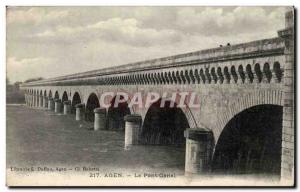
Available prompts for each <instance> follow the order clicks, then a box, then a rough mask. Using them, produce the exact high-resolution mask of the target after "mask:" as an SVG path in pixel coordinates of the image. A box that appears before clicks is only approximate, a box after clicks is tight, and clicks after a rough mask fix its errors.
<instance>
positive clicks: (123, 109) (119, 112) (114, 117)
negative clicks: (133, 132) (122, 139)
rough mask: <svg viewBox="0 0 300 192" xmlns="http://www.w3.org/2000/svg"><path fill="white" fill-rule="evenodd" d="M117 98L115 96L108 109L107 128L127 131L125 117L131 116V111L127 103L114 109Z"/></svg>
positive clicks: (120, 104)
mask: <svg viewBox="0 0 300 192" xmlns="http://www.w3.org/2000/svg"><path fill="white" fill-rule="evenodd" d="M116 97H117V96H115V97H114V98H113V99H112V100H111V105H110V107H109V108H108V112H107V126H108V129H118V130H124V129H125V121H124V117H125V115H128V114H130V109H129V107H128V104H127V102H123V103H119V104H118V106H117V107H114V105H115V100H116ZM120 99H124V97H123V96H120Z"/></svg>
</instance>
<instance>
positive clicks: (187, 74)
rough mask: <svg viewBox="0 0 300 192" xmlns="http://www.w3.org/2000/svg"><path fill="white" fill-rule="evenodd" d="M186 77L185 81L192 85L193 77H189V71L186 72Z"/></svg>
mask: <svg viewBox="0 0 300 192" xmlns="http://www.w3.org/2000/svg"><path fill="white" fill-rule="evenodd" d="M184 76H185V79H186V81H187V84H190V83H191V77H190V76H189V71H188V70H185V71H184Z"/></svg>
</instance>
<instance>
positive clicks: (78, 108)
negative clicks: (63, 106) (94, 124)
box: [75, 103, 84, 121]
mask: <svg viewBox="0 0 300 192" xmlns="http://www.w3.org/2000/svg"><path fill="white" fill-rule="evenodd" d="M75 108H76V121H81V120H82V110H83V108H84V104H83V103H79V104H77V105H75Z"/></svg>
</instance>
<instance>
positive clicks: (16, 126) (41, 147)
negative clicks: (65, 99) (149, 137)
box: [6, 105, 185, 175]
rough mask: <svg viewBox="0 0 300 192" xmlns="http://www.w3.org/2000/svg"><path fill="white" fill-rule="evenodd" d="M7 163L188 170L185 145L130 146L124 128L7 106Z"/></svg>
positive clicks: (141, 169) (181, 172)
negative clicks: (105, 127) (104, 128)
mask: <svg viewBox="0 0 300 192" xmlns="http://www.w3.org/2000/svg"><path fill="white" fill-rule="evenodd" d="M6 112H7V113H6V117H7V120H6V121H7V142H6V143H7V167H11V166H15V167H24V166H40V167H43V166H62V167H64V166H67V167H75V166H80V167H83V166H84V167H100V168H102V169H108V170H111V169H114V170H126V171H130V172H131V171H132V172H135V171H145V170H146V171H160V172H172V173H176V174H177V175H183V174H184V159H185V148H184V147H172V146H155V145H139V146H134V147H132V148H131V150H129V151H127V150H124V132H120V131H93V130H92V128H93V124H92V123H87V122H85V121H80V122H78V121H75V115H57V114H54V112H51V111H47V110H43V109H33V108H28V107H26V106H22V105H15V106H10V105H7V109H6Z"/></svg>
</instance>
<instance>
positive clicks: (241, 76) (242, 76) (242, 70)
mask: <svg viewBox="0 0 300 192" xmlns="http://www.w3.org/2000/svg"><path fill="white" fill-rule="evenodd" d="M238 74H239V78H240V79H241V82H242V83H244V82H245V73H244V69H243V65H239V67H238Z"/></svg>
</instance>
